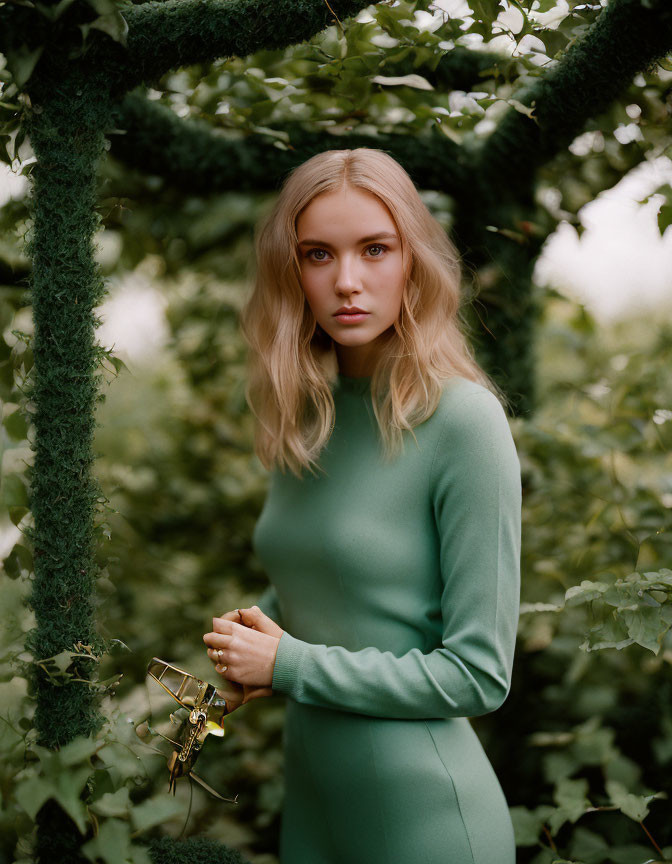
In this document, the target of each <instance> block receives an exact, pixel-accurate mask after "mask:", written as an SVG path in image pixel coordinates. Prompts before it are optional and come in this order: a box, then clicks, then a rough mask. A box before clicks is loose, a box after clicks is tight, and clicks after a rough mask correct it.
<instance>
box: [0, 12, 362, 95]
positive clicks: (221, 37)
mask: <svg viewBox="0 0 672 864" xmlns="http://www.w3.org/2000/svg"><path fill="white" fill-rule="evenodd" d="M367 5H370V4H367V3H366V2H365V0H330V2H329V5H327V4H326V3H325V2H324V0H273V2H272V3H269V2H268V0H150V2H147V3H141V4H138V5H134V4H133V3H131V2H128V3H127V4H125V5H124V6H122V7H121V13H122V15H123V17H124V19H125V20H126V22H127V24H128V32H127V34H126V45H125V46H124V45H122V44H120V43H119V42H116V41H114V40H113V39H111V38H110V37H109V36H106V35H104V34H102V33H97V32H96V31H91V32H90V33H89V36H88V38H89V44H88V46H87V50H86V53H85V54H84V55H83V56H82V57H81V58H78V60H77V61H76V62H77V65H78V66H80V67H81V68H84V69H90V70H91V71H94V70H95V71H102V72H104V73H105V75H106V77H107V81H108V85H109V87H110V89H111V92H112V93H113V95H115V96H116V97H120V96H122V95H123V94H124V93H126V92H128V91H129V90H132V89H133V88H135V87H136V86H138V85H139V84H141V83H143V82H144V83H152V82H156V81H157V80H158V79H159V78H160V77H161V76H162V75H164V74H165V73H166V72H169V71H170V70H172V69H177V68H180V67H181V66H190V65H193V64H195V63H211V62H212V61H213V60H217V59H220V58H225V57H246V56H248V55H249V54H253V53H255V52H256V51H260V50H277V49H282V48H287V47H289V46H291V45H296V44H299V43H301V42H303V41H305V40H306V39H310V38H311V37H312V36H314V35H315V34H316V33H319V32H321V31H322V30H324V29H325V27H327V26H328V25H329V24H331V23H332V22H335V20H336V19H335V18H334V14H335V15H336V16H337V18H338V19H339V20H341V21H342V20H344V19H347V18H350V17H352V16H354V15H357V14H358V13H359V12H360V11H361V10H362V9H365V8H366V7H367ZM73 6H74V9H73V14H72V16H71V17H69V16H67V14H66V15H63V16H62V19H58V21H56V22H54V23H51V22H46V23H45V20H46V19H44V17H43V16H41V15H40V14H39V13H38V12H37V11H36V10H35V9H34V8H31V7H27V6H18V7H14V6H12V7H11V8H10V9H9V10H8V11H5V9H6V7H3V6H0V51H5V50H6V49H7V48H10V47H11V48H13V49H16V48H18V47H19V46H20V45H21V44H22V43H23V42H26V44H28V45H29V46H30V45H34V46H37V45H46V47H45V50H44V52H43V54H42V55H41V57H40V59H39V61H38V63H37V66H36V67H35V71H34V72H33V76H32V78H31V81H32V80H33V79H35V78H36V79H40V80H41V81H42V83H43V87H42V88H40V89H42V90H43V92H44V94H48V92H49V89H48V88H49V86H52V87H53V84H54V82H55V81H60V80H62V77H63V75H64V74H67V72H68V70H70V69H71V68H72V65H73V60H72V59H71V56H70V51H69V50H64V49H66V48H71V47H72V41H73V38H75V37H76V38H77V39H78V40H79V42H80V43H81V32H80V31H79V29H78V28H77V25H78V24H79V23H81V22H80V19H81V18H82V16H83V12H82V7H84V6H85V4H81V5H76V6H75V4H73ZM71 8H72V7H71ZM87 8H89V11H91V10H90V7H87ZM331 10H333V14H332V11H331ZM84 20H85V21H86V20H88V17H87V18H84ZM27 40H28V41H27ZM31 96H32V94H31ZM42 98H44V97H42Z"/></svg>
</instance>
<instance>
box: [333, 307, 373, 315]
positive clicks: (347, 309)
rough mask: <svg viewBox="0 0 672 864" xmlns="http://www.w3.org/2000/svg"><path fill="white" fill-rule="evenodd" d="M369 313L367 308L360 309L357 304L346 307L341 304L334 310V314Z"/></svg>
mask: <svg viewBox="0 0 672 864" xmlns="http://www.w3.org/2000/svg"><path fill="white" fill-rule="evenodd" d="M368 314H369V313H368V312H367V311H366V309H359V308H358V307H357V306H350V307H345V306H341V308H340V309H339V310H338V311H337V312H334V315H368Z"/></svg>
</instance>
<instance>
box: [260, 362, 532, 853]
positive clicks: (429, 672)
mask: <svg viewBox="0 0 672 864" xmlns="http://www.w3.org/2000/svg"><path fill="white" fill-rule="evenodd" d="M370 388H371V378H370V377H366V378H352V377H348V376H345V375H339V376H338V380H337V382H336V383H335V384H334V389H333V395H334V401H335V404H336V424H335V427H334V430H333V433H332V435H331V438H330V439H329V442H328V444H327V446H326V448H325V449H324V450H323V451H322V454H321V456H320V463H319V464H320V465H321V466H322V467H323V468H324V469H325V471H326V474H320V476H318V477H313V476H312V475H311V474H310V473H309V472H304V477H303V478H302V479H301V480H299V479H298V478H297V477H296V476H295V475H294V474H292V473H291V472H289V471H287V472H285V473H284V474H283V473H281V472H279V471H277V470H275V471H273V472H272V473H271V475H270V483H269V489H268V494H267V498H266V501H265V504H264V507H263V510H262V512H261V514H260V517H259V519H258V521H257V524H256V526H255V529H254V534H253V547H254V550H255V552H256V554H257V556H258V558H259V560H260V561H261V563H262V564H263V566H264V568H265V570H266V572H267V574H268V577H269V580H270V585H269V587H268V588H267V590H266V591H265V592H264V593H263V594H262V596H261V597H260V599H259V601H258V605H259V607H260V608H261V609H262V610H263V611H264V612H265V613H266V614H267V615H269V616H270V617H271V618H273V619H274V620H275V621H277V623H278V624H279V625H280V626H281V627H282V628H283V630H284V631H285V632H284V633H283V635H282V637H281V639H280V642H279V643H278V651H277V657H276V661H275V667H274V672H273V682H272V687H273V691H274V692H275V693H282V694H284V695H285V696H286V697H288V698H287V712H286V719H285V727H284V736H283V742H284V743H283V746H284V760H285V799H284V807H283V813H282V819H281V831H280V861H281V864H397V862H399V864H402V862H404V864H406V862H408V864H514V862H515V857H516V856H515V843H514V835H513V826H512V823H511V819H510V815H509V810H508V806H507V802H506V799H505V797H504V794H503V792H502V789H501V786H500V784H499V781H498V778H497V775H496V774H495V772H494V770H493V768H492V765H491V764H490V762H489V760H488V758H487V755H486V754H485V752H484V750H483V747H482V745H481V743H480V741H479V739H478V737H477V735H476V733H475V732H474V730H473V728H472V726H471V724H470V722H469V720H468V718H469V717H477V716H479V715H481V714H487V713H488V712H491V711H495V710H496V709H497V708H498V707H499V706H500V705H501V704H502V703H503V702H504V700H505V699H506V697H507V695H508V692H509V689H510V685H511V674H512V667H513V657H514V647H515V641H516V631H517V625H518V613H519V601H520V540H521V479H520V462H519V460H518V455H517V452H516V448H515V444H514V441H513V438H512V435H511V430H510V428H509V425H508V420H507V417H506V414H505V412H504V409H503V408H502V406H501V404H500V402H499V400H498V399H497V398H496V397H495V396H494V395H493V394H492V393H491V392H490V391H489V390H487V389H486V388H485V387H483V386H481V385H480V384H477V383H474V382H472V381H469V380H468V379H466V378H462V377H460V376H456V377H454V378H451V379H449V380H447V381H446V382H444V387H443V392H442V396H441V402H440V404H439V407H438V408H437V410H436V411H435V412H434V414H433V415H432V416H431V417H430V418H429V419H428V420H426V421H425V422H424V423H422V424H420V425H419V426H416V427H415V428H414V430H413V431H414V433H415V438H416V440H417V443H416V440H414V439H413V437H412V435H410V433H408V432H404V451H403V453H402V454H401V455H400V456H398V457H397V459H396V460H395V461H393V462H388V463H385V462H384V461H383V456H382V450H381V444H380V442H379V438H378V436H379V432H378V428H377V423H376V419H375V416H374V413H373V406H372V403H371V389H370Z"/></svg>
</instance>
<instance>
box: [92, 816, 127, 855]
mask: <svg viewBox="0 0 672 864" xmlns="http://www.w3.org/2000/svg"><path fill="white" fill-rule="evenodd" d="M82 852H83V853H84V854H85V855H86V857H87V858H88V859H89V860H90V861H93V862H96V861H98V860H99V859H102V860H103V861H104V862H105V864H126V862H127V861H128V860H129V858H130V855H131V829H130V826H129V824H128V822H125V821H123V820H121V819H106V820H105V821H104V822H102V824H101V826H100V829H99V831H98V834H97V836H96V837H94V838H93V839H92V840H89V841H88V843H85V844H84V845H83V846H82Z"/></svg>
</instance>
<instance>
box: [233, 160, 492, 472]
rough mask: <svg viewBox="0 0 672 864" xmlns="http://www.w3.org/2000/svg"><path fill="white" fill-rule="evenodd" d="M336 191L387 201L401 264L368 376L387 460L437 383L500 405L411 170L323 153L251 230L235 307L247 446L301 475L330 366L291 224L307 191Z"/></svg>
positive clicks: (330, 420) (427, 410) (444, 241)
mask: <svg viewBox="0 0 672 864" xmlns="http://www.w3.org/2000/svg"><path fill="white" fill-rule="evenodd" d="M342 186H347V187H350V188H356V189H361V190H365V191H368V192H371V193H373V194H374V195H376V196H377V197H378V198H379V199H380V201H382V202H383V203H384V204H385V205H386V206H387V207H388V208H389V210H390V213H391V215H392V218H393V220H394V222H395V223H396V227H397V231H398V232H399V236H400V238H401V247H402V256H403V260H404V262H406V263H405V267H406V283H405V286H404V291H403V295H402V303H401V309H400V314H399V318H398V320H397V321H396V322H395V323H394V325H393V326H392V327H390V328H389V329H388V330H387V331H386V332H385V333H384V334H381V337H380V338H381V340H382V341H381V350H380V352H379V354H378V358H377V361H376V368H375V371H374V373H373V376H372V380H371V394H372V404H373V410H374V413H375V417H376V419H377V422H378V426H379V429H380V435H381V440H382V443H383V451H384V458H385V459H387V460H390V459H393V458H395V456H396V455H397V454H398V453H399V451H400V450H402V449H403V431H404V430H409V431H410V433H411V434H412V435H413V438H414V439H415V434H414V433H413V431H412V430H413V427H414V426H417V425H419V424H420V423H422V422H423V421H425V420H426V419H427V418H429V417H430V416H431V415H432V414H433V413H434V411H435V410H436V408H437V406H438V404H439V400H440V398H441V392H442V381H443V380H445V379H446V378H450V377H453V376H455V375H460V376H462V377H464V378H468V379H470V380H471V381H475V382H478V383H480V384H482V385H483V386H484V387H486V388H487V389H488V390H490V391H491V392H492V393H494V395H496V396H497V398H498V399H499V400H500V402H502V403H503V404H504V405H505V406H507V407H508V405H507V400H506V396H505V394H504V393H503V392H502V391H501V390H500V388H499V387H498V386H497V385H496V384H495V382H494V381H493V380H492V379H491V378H490V377H489V376H488V375H487V374H486V373H485V372H484V371H483V369H481V367H480V366H479V365H478V363H477V362H476V360H475V359H474V355H473V350H472V348H471V346H470V345H469V343H468V341H467V337H466V335H465V334H466V333H467V330H468V327H467V324H466V322H465V321H464V319H463V316H462V303H463V302H465V303H466V302H467V298H466V297H464V298H462V296H461V292H460V286H461V280H462V265H461V261H460V255H459V253H458V251H457V249H456V248H455V246H454V244H453V243H452V241H451V240H450V238H449V237H448V235H447V234H446V232H445V231H444V229H443V228H442V227H441V225H440V224H439V223H438V222H437V221H436V219H435V218H434V217H433V216H432V214H431V213H430V212H429V210H428V209H427V207H426V206H425V204H424V203H423V201H422V199H421V198H420V196H419V195H418V192H417V189H416V188H415V186H414V184H413V181H412V180H411V178H410V177H409V175H408V174H407V173H406V171H405V170H404V169H403V168H402V167H401V165H400V164H399V163H398V162H397V161H396V160H395V159H393V158H392V157H391V156H389V155H388V154H387V153H385V152H384V151H382V150H376V149H372V148H368V147H357V148H355V149H353V150H326V151H324V152H322V153H318V154H316V155H315V156H313V157H311V158H310V159H308V160H307V161H305V162H303V163H302V164H301V165H299V166H297V167H296V168H295V169H294V170H293V171H292V172H291V173H290V174H289V175H288V176H287V177H286V178H285V180H284V182H283V184H282V187H281V189H280V193H279V195H278V197H277V199H276V200H275V202H274V205H273V207H272V209H271V210H270V212H269V213H268V214H267V215H266V216H265V218H262V219H261V220H260V222H259V224H258V225H257V228H256V230H255V235H254V241H255V253H256V274H255V276H254V281H253V288H252V291H251V294H250V296H249V297H248V298H247V299H246V301H245V303H244V306H243V309H242V311H241V329H242V333H243V336H244V338H245V341H246V343H247V345H248V349H249V350H248V355H247V383H246V387H245V398H246V399H247V402H248V405H249V406H250V410H251V411H252V414H253V415H254V416H255V418H256V420H257V423H256V424H255V443H254V449H255V453H256V455H257V456H258V458H259V460H260V461H261V463H262V465H263V466H264V467H265V468H266V469H267V470H269V471H270V470H272V469H273V467H274V466H277V467H278V468H279V470H280V471H281V472H283V473H284V472H285V470H286V468H289V469H290V470H291V471H293V472H294V474H296V475H297V477H299V478H300V477H301V471H302V469H303V468H308V469H309V470H310V471H311V472H312V473H313V474H315V469H318V470H322V469H321V467H320V466H319V464H318V459H319V455H320V452H321V451H322V448H323V447H324V445H325V444H326V443H327V441H328V440H329V437H330V436H331V433H332V431H333V428H334V419H335V405H334V399H333V395H332V389H333V385H334V383H335V380H336V377H337V374H338V362H337V359H336V353H335V350H334V342H333V339H332V338H331V337H330V336H329V335H328V334H326V333H325V332H324V330H323V329H322V328H321V327H319V326H318V325H317V322H316V320H315V317H314V315H313V313H312V310H311V309H310V306H309V305H308V302H307V300H306V297H305V295H304V293H303V289H302V287H301V269H300V264H299V258H298V238H297V233H296V220H297V217H298V216H299V214H300V213H301V211H302V210H303V209H304V208H305V207H306V206H307V205H308V204H309V203H310V202H311V201H312V200H313V198H314V197H315V196H316V195H319V194H321V193H322V192H329V191H332V190H338V189H340V188H341V187H342ZM415 440H416V443H417V439H415Z"/></svg>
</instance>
